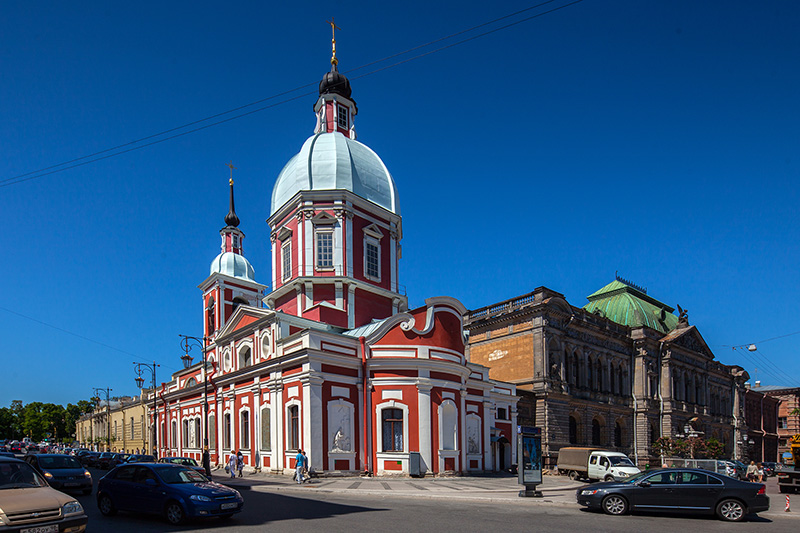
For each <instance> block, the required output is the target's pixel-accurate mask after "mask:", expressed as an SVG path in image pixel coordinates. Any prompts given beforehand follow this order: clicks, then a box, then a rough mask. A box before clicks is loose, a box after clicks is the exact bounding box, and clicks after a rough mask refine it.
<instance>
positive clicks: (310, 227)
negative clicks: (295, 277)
mask: <svg viewBox="0 0 800 533" xmlns="http://www.w3.org/2000/svg"><path fill="white" fill-rule="evenodd" d="M303 234H304V236H303V246H304V248H305V257H304V258H303V265H304V272H305V275H306V276H313V275H314V224H312V223H311V221H310V220H307V219H305V218H303Z"/></svg>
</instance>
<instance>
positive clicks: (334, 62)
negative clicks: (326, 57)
mask: <svg viewBox="0 0 800 533" xmlns="http://www.w3.org/2000/svg"><path fill="white" fill-rule="evenodd" d="M326 22H327V23H328V24H330V25H331V48H332V50H333V55H332V56H331V65H333V66H336V65H338V64H339V60H338V59H336V30H341V29H342V28H340V27H339V26H337V25H336V23H335V22H334V20H333V17H331V20H328V21H326Z"/></svg>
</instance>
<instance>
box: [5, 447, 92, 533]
mask: <svg viewBox="0 0 800 533" xmlns="http://www.w3.org/2000/svg"><path fill="white" fill-rule="evenodd" d="M88 520H89V519H88V518H87V517H86V513H84V511H83V507H82V506H81V504H80V503H78V502H77V501H76V500H75V498H73V497H72V496H68V495H66V494H64V493H63V492H59V491H57V490H56V489H54V488H52V487H50V486H49V485H48V484H47V481H45V479H44V478H43V477H42V476H41V475H39V474H38V473H37V472H36V470H34V469H33V467H31V465H29V464H27V463H26V462H24V461H21V460H19V459H11V458H8V457H0V530H6V529H8V530H9V531H20V530H22V531H43V532H46V531H74V532H75V533H80V532H83V531H85V530H86V523H87V522H88Z"/></svg>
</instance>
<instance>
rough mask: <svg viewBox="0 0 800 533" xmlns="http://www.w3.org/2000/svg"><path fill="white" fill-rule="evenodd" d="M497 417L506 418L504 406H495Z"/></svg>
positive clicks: (499, 418)
mask: <svg viewBox="0 0 800 533" xmlns="http://www.w3.org/2000/svg"><path fill="white" fill-rule="evenodd" d="M497 419H498V420H507V418H506V409H505V407H498V408H497Z"/></svg>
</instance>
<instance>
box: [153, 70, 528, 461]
mask: <svg viewBox="0 0 800 533" xmlns="http://www.w3.org/2000/svg"><path fill="white" fill-rule="evenodd" d="M314 112H315V115H316V119H317V123H316V126H315V129H314V132H313V134H312V135H311V137H309V138H308V139H307V140H306V141H305V142H304V143H303V144H302V147H301V148H300V151H299V152H298V153H297V154H296V155H295V156H294V157H292V158H291V159H290V160H289V161H288V163H286V165H285V167H284V168H283V170H282V171H281V172H280V174H279V175H278V177H277V180H276V182H275V185H274V187H273V192H272V197H271V213H270V216H269V219H268V220H267V223H268V224H269V227H270V237H271V243H270V244H271V267H272V268H271V272H272V276H271V280H270V284H269V288H268V287H267V285H265V284H261V283H259V282H258V281H257V280H256V275H255V270H254V269H253V267H252V266H251V264H250V263H249V261H248V260H247V259H246V258H245V256H244V251H243V250H244V249H243V242H244V238H245V235H244V233H243V232H242V231H241V229H239V225H240V220H239V217H238V216H237V215H236V211H235V208H234V191H233V180H231V182H230V209H229V213H228V215H227V216H226V217H225V224H226V225H225V227H223V228H222V230H221V231H220V235H221V237H222V246H221V251H220V254H219V255H218V256H217V257H216V258H215V259H214V260H213V261H212V263H211V269H210V274H209V276H208V278H206V280H205V281H203V282H202V283H201V284H200V286H199V288H200V289H201V291H202V305H203V324H202V325H203V339H204V341H203V344H204V346H203V349H204V355H205V359H206V361H207V363H206V364H205V365H204V364H203V362H202V361H197V362H195V363H194V364H188V366H187V367H186V368H185V369H184V370H182V371H180V372H177V373H175V374H174V375H173V376H172V380H171V381H170V382H169V383H165V384H164V385H163V386H162V389H161V390H160V391H158V393H157V395H156V396H157V398H156V404H157V412H158V417H157V420H158V440H157V442H158V445H159V453H160V454H162V455H163V454H167V455H181V456H192V457H195V458H196V459H198V460H199V459H200V457H201V453H202V447H203V445H204V443H205V442H206V441H207V444H208V446H209V449H210V453H211V457H212V462H213V463H216V464H224V463H225V462H226V461H227V459H228V457H229V456H230V455H231V454H233V453H235V452H236V451H242V453H243V454H244V460H245V463H246V465H247V467H248V468H256V469H266V470H269V471H272V472H278V473H281V472H290V471H291V469H293V468H294V465H295V456H296V455H297V453H298V451H299V450H301V449H302V450H305V452H306V454H307V456H308V458H309V461H310V466H311V469H312V470H314V471H316V472H333V471H336V472H368V473H372V474H375V475H384V474H413V473H416V472H419V473H420V474H422V475H425V474H434V475H435V474H442V473H445V472H455V473H461V472H468V471H475V472H482V471H492V470H499V469H504V468H508V467H510V465H511V464H512V462H515V461H514V460H513V457H514V452H515V442H516V439H515V438H514V434H515V428H516V403H517V399H518V398H517V396H516V389H515V387H514V386H513V385H511V384H508V383H501V382H497V381H493V380H491V379H489V370H488V368H486V367H484V366H480V365H476V364H471V363H469V362H468V361H467V359H466V357H465V353H464V352H465V344H466V337H465V334H464V328H463V322H462V317H463V315H464V313H465V312H466V309H465V308H464V306H463V305H462V304H461V303H460V302H459V301H458V300H456V299H454V298H450V297H436V298H429V299H427V300H425V305H423V306H421V307H418V308H416V309H410V310H409V309H408V299H407V297H406V294H405V292H404V289H403V287H402V285H401V284H400V283H399V278H400V276H399V261H400V241H401V239H402V217H401V215H400V207H399V198H398V191H397V188H396V186H395V183H394V180H393V179H392V176H391V174H390V173H389V171H388V169H387V168H386V166H385V165H384V164H383V162H382V161H381V159H380V157H378V155H377V154H376V153H375V152H374V151H372V150H371V149H370V148H369V147H368V146H366V145H365V144H363V143H361V142H359V141H357V140H356V135H355V128H354V118H355V116H356V114H357V113H358V108H357V107H356V104H355V100H354V99H353V98H352V91H351V88H350V82H349V81H348V80H347V78H346V77H345V76H343V75H342V74H340V73H339V72H338V69H337V65H336V61H335V57H334V59H333V60H332V68H331V71H330V72H328V73H326V74H325V76H324V78H323V80H322V81H321V82H320V86H319V98H318V100H317V102H316V105H315V106H314Z"/></svg>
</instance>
